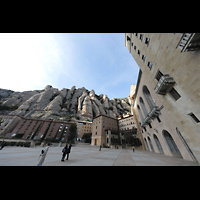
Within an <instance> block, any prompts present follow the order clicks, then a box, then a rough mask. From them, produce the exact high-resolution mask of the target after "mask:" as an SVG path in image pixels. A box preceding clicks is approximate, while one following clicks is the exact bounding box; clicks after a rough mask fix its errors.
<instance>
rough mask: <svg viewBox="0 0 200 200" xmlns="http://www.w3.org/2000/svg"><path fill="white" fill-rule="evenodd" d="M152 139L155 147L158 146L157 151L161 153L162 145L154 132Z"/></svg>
mask: <svg viewBox="0 0 200 200" xmlns="http://www.w3.org/2000/svg"><path fill="white" fill-rule="evenodd" d="M153 139H154V141H155V143H156V146H157V148H158V151H159V152H160V153H163V148H162V146H161V144H160V141H159V139H158V137H157V136H156V135H155V134H153Z"/></svg>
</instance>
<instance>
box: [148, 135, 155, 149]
mask: <svg viewBox="0 0 200 200" xmlns="http://www.w3.org/2000/svg"><path fill="white" fill-rule="evenodd" d="M147 139H148V141H149V145H150V147H151V150H152V151H154V148H153V144H152V142H151V139H150V137H149V136H148V137H147Z"/></svg>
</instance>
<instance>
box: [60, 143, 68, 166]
mask: <svg viewBox="0 0 200 200" xmlns="http://www.w3.org/2000/svg"><path fill="white" fill-rule="evenodd" d="M67 152H68V144H66V145H65V147H64V148H63V150H62V153H63V155H62V159H61V161H62V162H64V159H65V156H66V154H67Z"/></svg>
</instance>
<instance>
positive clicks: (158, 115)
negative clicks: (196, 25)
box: [125, 33, 200, 162]
mask: <svg viewBox="0 0 200 200" xmlns="http://www.w3.org/2000/svg"><path fill="white" fill-rule="evenodd" d="M199 42H200V34H195V33H126V34H125V45H126V47H127V48H128V50H129V52H130V53H131V55H132V56H133V58H134V59H135V61H136V62H137V64H138V66H139V67H140V72H139V75H138V82H137V87H136V93H135V99H134V104H133V107H134V108H133V109H134V111H133V112H135V114H136V116H137V120H138V124H140V125H139V126H138V128H139V129H140V131H141V132H142V136H143V144H145V147H146V149H147V150H149V151H154V152H156V153H163V154H166V155H170V156H177V157H181V158H183V159H186V160H192V161H198V162H200V143H199V141H200V106H199V102H200V87H199V85H200V79H199V76H200V51H199V49H200V46H199V44H200V43H199Z"/></svg>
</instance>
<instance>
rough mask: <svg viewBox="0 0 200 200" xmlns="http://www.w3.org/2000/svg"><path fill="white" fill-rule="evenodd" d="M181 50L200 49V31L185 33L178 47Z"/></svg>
mask: <svg viewBox="0 0 200 200" xmlns="http://www.w3.org/2000/svg"><path fill="white" fill-rule="evenodd" d="M176 48H178V49H181V52H187V51H199V50H200V33H183V36H182V37H181V39H180V41H179V43H178V45H177V47H176Z"/></svg>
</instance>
